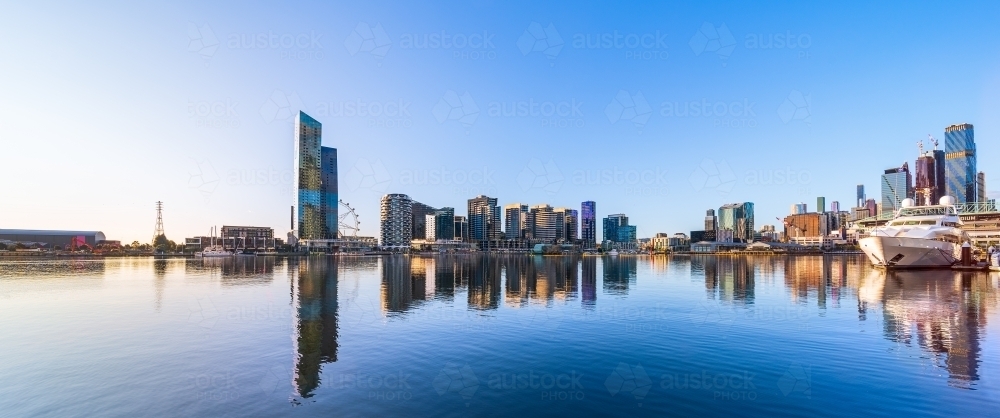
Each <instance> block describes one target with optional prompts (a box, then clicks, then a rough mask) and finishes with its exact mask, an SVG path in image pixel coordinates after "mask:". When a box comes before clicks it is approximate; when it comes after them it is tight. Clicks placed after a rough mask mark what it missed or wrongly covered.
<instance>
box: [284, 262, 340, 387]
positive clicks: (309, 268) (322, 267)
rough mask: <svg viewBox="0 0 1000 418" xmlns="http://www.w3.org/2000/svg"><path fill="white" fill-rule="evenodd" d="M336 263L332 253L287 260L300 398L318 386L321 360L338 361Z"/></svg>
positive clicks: (295, 368) (295, 381)
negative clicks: (290, 276) (295, 273)
mask: <svg viewBox="0 0 1000 418" xmlns="http://www.w3.org/2000/svg"><path fill="white" fill-rule="evenodd" d="M337 267H338V262H337V258H335V257H309V258H308V259H304V260H294V261H290V262H289V271H290V272H291V271H292V269H293V268H294V269H295V271H297V272H298V275H297V277H295V279H294V280H292V301H293V306H292V309H293V312H294V314H295V317H294V321H295V323H294V332H295V336H294V338H293V341H294V352H295V364H294V377H293V379H292V385H293V386H294V387H295V391H296V392H297V393H298V394H299V396H302V397H303V398H308V397H311V396H312V394H313V391H314V390H316V388H317V387H319V384H320V371H321V368H322V365H323V364H324V363H332V362H335V361H337V348H338V344H337V336H338V330H337V308H338V306H337V285H338V283H337Z"/></svg>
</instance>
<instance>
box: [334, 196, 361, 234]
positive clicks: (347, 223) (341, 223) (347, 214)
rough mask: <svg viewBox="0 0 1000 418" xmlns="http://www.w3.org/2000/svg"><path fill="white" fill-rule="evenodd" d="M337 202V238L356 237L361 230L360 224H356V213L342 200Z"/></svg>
mask: <svg viewBox="0 0 1000 418" xmlns="http://www.w3.org/2000/svg"><path fill="white" fill-rule="evenodd" d="M339 202H340V214H339V215H338V216H337V217H338V218H339V219H338V227H337V236H339V237H340V238H344V237H356V236H358V231H360V230H361V222H358V214H357V212H355V211H354V208H352V207H351V205H349V204H347V202H344V201H343V200H340V201H339Z"/></svg>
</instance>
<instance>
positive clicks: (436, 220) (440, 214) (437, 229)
mask: <svg viewBox="0 0 1000 418" xmlns="http://www.w3.org/2000/svg"><path fill="white" fill-rule="evenodd" d="M425 228H426V230H427V233H426V235H425V237H426V240H427V241H438V240H448V241H450V240H454V239H455V208H441V209H438V210H436V211H434V212H433V213H430V214H428V215H427V216H426V225H425Z"/></svg>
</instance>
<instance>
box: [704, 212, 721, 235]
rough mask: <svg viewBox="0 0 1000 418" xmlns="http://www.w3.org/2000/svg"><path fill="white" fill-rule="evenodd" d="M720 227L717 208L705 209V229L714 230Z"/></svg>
mask: <svg viewBox="0 0 1000 418" xmlns="http://www.w3.org/2000/svg"><path fill="white" fill-rule="evenodd" d="M718 228H719V218H716V217H715V209H709V210H706V211H705V230H706V231H714V230H716V229H718Z"/></svg>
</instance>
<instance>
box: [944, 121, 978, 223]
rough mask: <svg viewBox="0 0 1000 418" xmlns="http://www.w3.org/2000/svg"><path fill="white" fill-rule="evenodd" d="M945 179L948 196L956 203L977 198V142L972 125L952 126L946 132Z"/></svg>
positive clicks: (973, 200)
mask: <svg viewBox="0 0 1000 418" xmlns="http://www.w3.org/2000/svg"><path fill="white" fill-rule="evenodd" d="M944 151H945V177H946V179H947V180H946V182H947V193H948V195H950V196H952V197H954V198H955V202H956V203H959V204H961V203H972V202H975V201H976V200H977V197H976V172H977V171H976V141H975V133H974V130H973V127H972V124H969V123H963V124H958V125H951V126H949V127H947V128H945V130H944Z"/></svg>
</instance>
